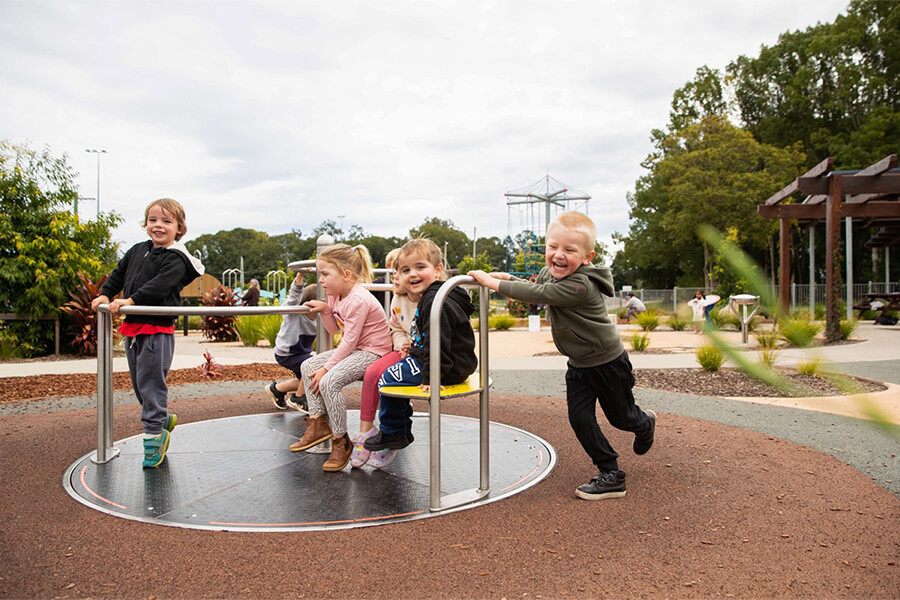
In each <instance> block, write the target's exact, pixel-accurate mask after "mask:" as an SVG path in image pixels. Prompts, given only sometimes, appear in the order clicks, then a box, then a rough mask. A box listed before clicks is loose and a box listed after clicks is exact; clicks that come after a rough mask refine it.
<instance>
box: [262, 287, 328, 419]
mask: <svg viewBox="0 0 900 600" xmlns="http://www.w3.org/2000/svg"><path fill="white" fill-rule="evenodd" d="M315 297H316V286H315V284H313V285H308V286H306V287H303V273H297V276H296V277H295V278H294V281H293V283H291V289H290V291H289V292H288V295H287V298H286V299H285V301H284V305H285V306H297V305H299V304H304V303H306V302H309V301H310V300H313V299H315ZM315 341H316V323H315V321H311V320H310V319H307V318H306V317H304V316H303V315H302V314H299V313H290V314H286V315H284V316H283V317H282V319H281V329H279V330H278V336H277V337H276V338H275V362H277V363H278V364H279V365H281V366H282V367H284V368H285V369H290V370H291V371H293V373H294V378H293V379H286V380H285V381H280V382H279V381H274V380H273V381H271V382H270V383H269V384H268V385H267V386H266V394H267V395H268V396H269V399H271V400H272V403H273V404H274V405H275V408H277V409H279V410H287V409H288V407H290V408H293V409H295V410H298V411H300V412H301V413H303V414H308V411H307V402H306V394H305V393H304V392H305V390H304V387H303V379H302V377H303V375H302V374H301V372H300V365H302V364H303V363H304V362H305V361H306V360H307V359H308V358H310V357H311V356H312V348H313V342H315Z"/></svg>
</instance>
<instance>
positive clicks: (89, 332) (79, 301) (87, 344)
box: [59, 273, 117, 356]
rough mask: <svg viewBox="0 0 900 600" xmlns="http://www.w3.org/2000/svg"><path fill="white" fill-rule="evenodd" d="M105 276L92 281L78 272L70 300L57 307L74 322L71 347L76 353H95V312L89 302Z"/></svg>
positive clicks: (101, 285) (94, 296)
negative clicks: (76, 283) (77, 282)
mask: <svg viewBox="0 0 900 600" xmlns="http://www.w3.org/2000/svg"><path fill="white" fill-rule="evenodd" d="M106 277H107V276H106V275H103V276H101V277H100V279H98V280H97V281H96V282H94V281H91V279H90V278H89V277H88V276H87V275H86V274H85V273H78V279H79V280H80V281H81V283H80V284H78V286H77V287H76V288H75V291H74V292H69V297H71V298H72V300H71V301H69V302H66V303H65V304H63V305H62V306H60V307H59V309H60V310H61V311H63V312H64V313H66V314H67V315H69V317H71V319H72V322H73V323H74V324H75V328H76V330H77V332H76V334H75V338H74V339H73V340H72V347H73V348H74V349H75V353H76V354H80V355H84V356H96V355H97V313H96V312H94V311H93V310H92V309H91V302H92V301H93V300H94V298H96V297H97V296H99V295H100V290H101V289H102V288H103V284H104V283H105V282H106ZM116 321H117V319H114V321H113V331H115V325H116Z"/></svg>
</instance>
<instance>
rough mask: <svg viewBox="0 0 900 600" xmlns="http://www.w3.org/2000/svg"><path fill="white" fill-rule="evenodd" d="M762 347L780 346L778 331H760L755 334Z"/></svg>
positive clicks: (771, 348)
mask: <svg viewBox="0 0 900 600" xmlns="http://www.w3.org/2000/svg"><path fill="white" fill-rule="evenodd" d="M753 336H754V337H755V338H756V341H757V343H758V344H759V347H760V348H763V349H765V350H774V349H775V348H777V347H778V333H777V332H776V331H760V332H758V333H755V334H753Z"/></svg>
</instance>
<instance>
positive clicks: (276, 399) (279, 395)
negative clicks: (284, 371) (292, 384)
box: [266, 379, 287, 410]
mask: <svg viewBox="0 0 900 600" xmlns="http://www.w3.org/2000/svg"><path fill="white" fill-rule="evenodd" d="M277 383H278V382H277V381H275V380H274V379H273V380H272V381H270V382H269V385H267V386H266V395H267V396H268V397H269V398H271V399H272V404H274V405H275V408H277V409H278V410H287V403H286V402H285V401H284V396H285V393H284V392H279V391H278V388H276V387H275V384H277Z"/></svg>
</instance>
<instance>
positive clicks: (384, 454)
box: [366, 449, 397, 469]
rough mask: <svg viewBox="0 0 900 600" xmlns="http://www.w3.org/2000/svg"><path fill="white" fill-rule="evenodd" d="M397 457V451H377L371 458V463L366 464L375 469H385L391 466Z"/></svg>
mask: <svg viewBox="0 0 900 600" xmlns="http://www.w3.org/2000/svg"><path fill="white" fill-rule="evenodd" d="M396 457H397V451H396V450H391V449H388V450H376V451H375V452H373V453H372V454H371V455H370V456H369V462H368V463H366V464H368V465H369V466H372V467H375V468H376V469H383V468H385V467H386V466H388V465H389V464H391V461H393V460H394V458H396Z"/></svg>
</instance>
